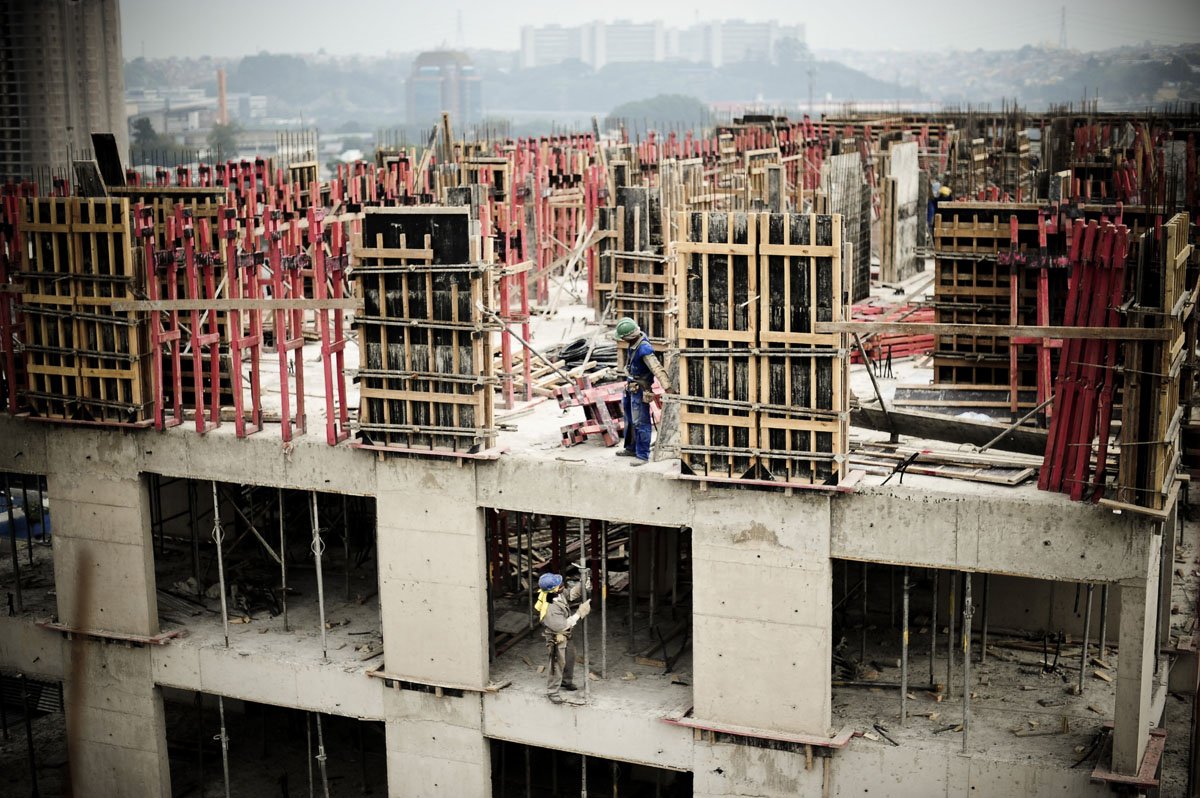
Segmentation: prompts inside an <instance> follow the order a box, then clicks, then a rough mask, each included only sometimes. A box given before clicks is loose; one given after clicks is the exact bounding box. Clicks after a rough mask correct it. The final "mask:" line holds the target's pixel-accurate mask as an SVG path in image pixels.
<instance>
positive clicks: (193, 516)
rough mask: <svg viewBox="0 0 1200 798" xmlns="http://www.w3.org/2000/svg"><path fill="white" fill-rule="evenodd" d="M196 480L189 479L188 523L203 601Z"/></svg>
mask: <svg viewBox="0 0 1200 798" xmlns="http://www.w3.org/2000/svg"><path fill="white" fill-rule="evenodd" d="M196 494H197V490H196V482H195V481H194V480H190V479H189V480H188V482H187V495H188V525H189V527H190V529H191V532H192V580H193V581H195V583H196V598H197V599H199V600H201V602H202V603H203V599H204V586H203V585H201V584H200V514H199V513H198V512H197V511H196V505H197V504H198V503H199V498H198V496H197V495H196Z"/></svg>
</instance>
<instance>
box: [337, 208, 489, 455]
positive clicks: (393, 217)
mask: <svg viewBox="0 0 1200 798" xmlns="http://www.w3.org/2000/svg"><path fill="white" fill-rule="evenodd" d="M474 238H475V237H474V236H473V234H472V229H471V220H470V216H469V213H468V211H467V209H465V208H464V209H461V210H459V209H457V208H455V209H437V210H434V209H419V210H410V209H368V213H367V215H366V217H365V219H364V230H363V241H364V242H369V243H366V244H364V243H363V242H358V243H357V244H356V246H355V250H354V253H353V254H354V257H355V261H356V265H355V267H354V277H355V281H356V284H357V290H358V292H359V294H360V295H361V296H362V297H363V303H364V307H363V311H362V314H361V315H359V316H357V317H356V323H357V325H358V329H359V342H360V346H361V347H362V352H363V367H362V368H361V369H360V370H359V379H360V389H359V393H360V397H361V409H360V413H359V429H360V433H361V434H362V436H363V437H364V438H366V439H367V440H369V441H371V442H372V443H377V444H385V445H389V446H398V447H402V448H406V449H428V448H435V449H449V450H452V451H464V452H465V451H468V450H478V449H480V448H486V447H488V446H491V445H492V443H493V442H494V440H495V433H496V430H495V426H494V420H493V395H492V393H493V392H492V384H493V383H494V382H495V380H494V378H493V375H492V351H491V344H490V333H491V331H492V329H493V328H494V326H495V325H494V324H493V323H492V322H491V320H490V318H489V317H487V315H486V314H485V312H484V310H483V309H488V310H490V309H491V305H492V285H491V278H492V274H491V271H490V270H489V268H488V267H487V266H486V265H485V264H482V263H480V262H479V258H480V252H479V244H478V241H477V240H473V239H474Z"/></svg>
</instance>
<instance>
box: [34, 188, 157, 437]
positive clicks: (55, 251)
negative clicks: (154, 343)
mask: <svg viewBox="0 0 1200 798" xmlns="http://www.w3.org/2000/svg"><path fill="white" fill-rule="evenodd" d="M20 219H21V231H22V235H23V236H25V237H26V240H27V241H28V243H29V246H28V247H26V248H25V249H24V250H23V252H22V259H21V273H22V275H23V277H24V278H25V284H26V290H25V292H24V294H23V298H22V302H23V304H22V306H21V310H22V311H23V313H24V315H25V344H24V357H25V368H26V372H27V374H28V375H29V384H28V391H27V393H26V399H27V401H28V403H29V405H30V407H31V408H33V410H34V412H35V413H36V414H38V415H39V416H42V417H46V418H55V419H62V420H75V421H92V422H100V423H121V424H143V423H148V421H149V418H148V411H149V408H150V406H151V404H152V396H151V392H150V385H149V376H150V375H149V371H148V368H147V365H148V358H149V354H150V350H149V328H148V325H147V320H146V317H145V314H144V313H140V312H136V311H128V310H114V309H113V304H114V303H115V302H118V301H125V300H133V299H137V298H139V297H140V296H142V295H144V292H145V280H146V275H145V268H144V265H143V263H142V259H141V257H140V249H138V248H135V247H134V246H133V238H132V230H131V219H130V212H129V201H128V200H126V199H80V198H44V199H28V200H22V202H21V207H20Z"/></svg>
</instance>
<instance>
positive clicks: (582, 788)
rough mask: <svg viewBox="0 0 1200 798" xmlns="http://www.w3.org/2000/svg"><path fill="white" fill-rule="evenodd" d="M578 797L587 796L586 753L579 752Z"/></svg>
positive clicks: (584, 797) (583, 797)
mask: <svg viewBox="0 0 1200 798" xmlns="http://www.w3.org/2000/svg"><path fill="white" fill-rule="evenodd" d="M579 798H587V754H580V760H579Z"/></svg>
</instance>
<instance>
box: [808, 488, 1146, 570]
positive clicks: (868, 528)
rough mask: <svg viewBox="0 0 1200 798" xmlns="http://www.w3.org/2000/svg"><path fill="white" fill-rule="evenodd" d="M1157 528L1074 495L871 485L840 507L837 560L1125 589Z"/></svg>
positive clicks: (837, 501) (834, 542)
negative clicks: (1123, 582)
mask: <svg viewBox="0 0 1200 798" xmlns="http://www.w3.org/2000/svg"><path fill="white" fill-rule="evenodd" d="M1153 532H1154V524H1152V523H1150V522H1148V521H1146V520H1145V519H1140V518H1133V517H1131V516H1129V515H1116V514H1114V513H1112V512H1111V511H1109V510H1104V509H1102V508H1099V507H1094V506H1089V505H1084V504H1080V503H1079V502H1071V501H1070V500H1068V499H1067V498H1066V497H1064V496H1060V495H1058V494H1051V493H1045V492H1039V491H1030V490H1024V489H1022V490H1013V491H1011V492H1009V493H1006V494H999V495H998V494H996V493H994V492H979V491H976V492H968V491H954V492H951V490H950V489H949V488H947V489H930V488H925V487H922V488H921V489H919V490H916V489H908V488H900V487H897V488H894V489H893V488H891V487H887V488H864V489H862V490H860V491H858V492H856V493H852V494H848V495H838V496H836V497H835V498H834V500H833V535H832V539H831V544H830V549H831V553H832V556H834V557H839V558H847V559H851V560H865V561H868V562H885V563H890V564H892V565H909V566H918V567H929V568H948V569H953V570H960V571H987V572H991V573H1003V574H1011V575H1013V576H1030V577H1035V578H1038V579H1056V580H1061V581H1074V582H1117V581H1120V580H1121V579H1124V578H1126V577H1134V576H1138V575H1139V574H1140V571H1139V570H1138V565H1137V564H1138V563H1139V562H1140V559H1141V558H1142V557H1144V555H1145V552H1146V549H1147V547H1148V546H1149V545H1151V544H1150V536H1151V535H1152V534H1153Z"/></svg>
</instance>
